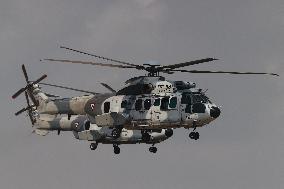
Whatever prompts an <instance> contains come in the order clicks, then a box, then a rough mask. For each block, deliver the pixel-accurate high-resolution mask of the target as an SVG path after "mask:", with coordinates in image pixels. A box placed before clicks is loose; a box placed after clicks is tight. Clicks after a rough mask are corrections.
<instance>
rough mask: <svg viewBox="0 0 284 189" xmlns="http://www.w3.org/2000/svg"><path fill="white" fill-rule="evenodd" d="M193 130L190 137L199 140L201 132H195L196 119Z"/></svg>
mask: <svg viewBox="0 0 284 189" xmlns="http://www.w3.org/2000/svg"><path fill="white" fill-rule="evenodd" d="M193 128H194V129H193V131H192V132H190V133H189V135H188V136H189V138H190V139H194V140H198V139H199V133H198V132H195V130H196V121H193Z"/></svg>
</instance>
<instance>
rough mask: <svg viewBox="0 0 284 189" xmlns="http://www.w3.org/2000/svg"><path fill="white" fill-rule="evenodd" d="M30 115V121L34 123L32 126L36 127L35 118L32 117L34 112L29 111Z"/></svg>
mask: <svg viewBox="0 0 284 189" xmlns="http://www.w3.org/2000/svg"><path fill="white" fill-rule="evenodd" d="M28 115H29V118H30V120H31V122H32V125H34V124H35V120H34V118H33V116H32V112H31V111H29V112H28Z"/></svg>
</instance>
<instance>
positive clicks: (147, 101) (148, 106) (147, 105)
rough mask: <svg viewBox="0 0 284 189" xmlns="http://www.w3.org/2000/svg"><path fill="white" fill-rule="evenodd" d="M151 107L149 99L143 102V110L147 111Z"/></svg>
mask: <svg viewBox="0 0 284 189" xmlns="http://www.w3.org/2000/svg"><path fill="white" fill-rule="evenodd" d="M150 107H151V99H145V100H144V109H145V110H149V109H150Z"/></svg>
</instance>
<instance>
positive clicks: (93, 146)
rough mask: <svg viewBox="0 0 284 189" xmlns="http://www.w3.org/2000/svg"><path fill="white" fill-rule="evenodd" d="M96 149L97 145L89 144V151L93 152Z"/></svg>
mask: <svg viewBox="0 0 284 189" xmlns="http://www.w3.org/2000/svg"><path fill="white" fill-rule="evenodd" d="M97 147H98V143H91V144H90V149H91V150H95V149H97Z"/></svg>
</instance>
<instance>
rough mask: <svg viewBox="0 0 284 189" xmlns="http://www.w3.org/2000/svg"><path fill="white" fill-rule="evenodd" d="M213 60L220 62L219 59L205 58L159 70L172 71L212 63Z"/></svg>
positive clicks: (163, 67)
mask: <svg viewBox="0 0 284 189" xmlns="http://www.w3.org/2000/svg"><path fill="white" fill-rule="evenodd" d="M213 60H218V59H215V58H204V59H200V60H193V61H190V62H183V63H179V64H172V65H166V66H161V67H158V69H159V70H163V69H167V70H172V69H176V68H181V67H185V66H191V65H195V64H201V63H205V62H211V61H213Z"/></svg>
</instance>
